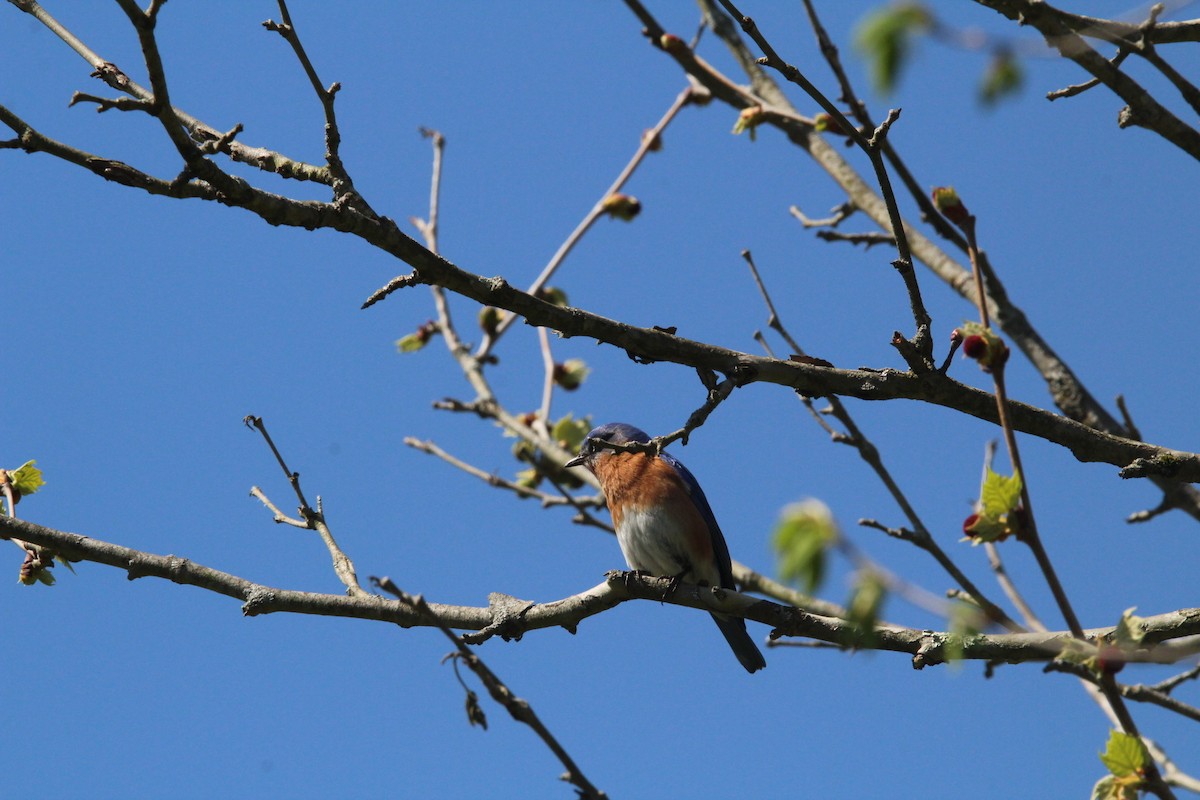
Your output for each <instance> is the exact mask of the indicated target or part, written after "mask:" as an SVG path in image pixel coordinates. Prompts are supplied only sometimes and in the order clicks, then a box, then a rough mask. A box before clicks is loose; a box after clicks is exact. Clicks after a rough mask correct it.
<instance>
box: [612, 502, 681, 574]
mask: <svg viewBox="0 0 1200 800" xmlns="http://www.w3.org/2000/svg"><path fill="white" fill-rule="evenodd" d="M683 536H684V531H683V529H682V526H681V525H680V524H679V522H678V520H676V519H675V518H674V517H673V516H672V515H671V514H668V513H664V511H663V510H661V509H656V508H651V509H641V508H630V507H626V510H625V513H624V515H622V517H621V525H620V527H619V528H617V541H618V542H619V543H620V544H621V552H622V553H624V554H625V561H626V563H628V564H629V567H630V569H637V570H641V571H643V572H649V573H650V574H651V575H659V576H665V577H674V576H675V575H678V574H679V573H681V572H683V571H684V569H685V568H687V567H688V566H689V564H688V563H687V561H686V558H687V556H686V553H685V551H684V549H683Z"/></svg>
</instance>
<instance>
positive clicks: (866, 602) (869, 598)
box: [846, 569, 887, 647]
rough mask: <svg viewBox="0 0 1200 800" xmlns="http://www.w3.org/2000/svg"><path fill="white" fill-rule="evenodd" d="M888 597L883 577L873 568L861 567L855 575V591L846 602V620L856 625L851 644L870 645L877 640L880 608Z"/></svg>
mask: <svg viewBox="0 0 1200 800" xmlns="http://www.w3.org/2000/svg"><path fill="white" fill-rule="evenodd" d="M886 597H887V587H886V586H885V585H884V583H883V579H882V578H881V577H880V576H879V574H878V573H877V572H875V570H873V569H861V570H859V571H858V574H857V575H856V576H855V581H854V593H853V594H851V595H850V602H848V603H847V604H846V621H847V622H849V623H850V624H851V625H853V626H854V630H853V635H852V637H851V641H850V643H851V644H854V645H856V646H861V647H870V646H871V645H872V644H873V643H874V641H875V624H876V623H877V622H878V621H879V609H880V608H882V607H883V601H884V598H886Z"/></svg>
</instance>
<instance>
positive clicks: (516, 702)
mask: <svg viewBox="0 0 1200 800" xmlns="http://www.w3.org/2000/svg"><path fill="white" fill-rule="evenodd" d="M371 581H372V583H374V584H375V585H376V586H377V587H379V588H380V589H382V590H383V591H385V592H388V593H389V594H392V595H394V596H395V597H397V598H399V599H400V600H401V601H402V602H405V603H408V604H410V605H412V606H413V607H415V608H416V609H417V610H418V611H421V612H428V611H429V605H428V604H427V603H426V602H425V599H424V598H423V597H421V596H420V595H416V596H412V595H409V594H407V593H406V592H404V591H403V590H401V589H400V588H399V587H398V586H396V584H395V583H394V582H392V580H391V578H386V577H384V578H372V579H371ZM429 616H430V618H432V619H435V620H436V618H435V617H434V616H433V615H432V614H429ZM437 627H438V628H439V629H440V630H441V631H442V633H443V634H445V636H446V638H447V639H449V640H450V641H451V643H453V644H454V648H455V650H456V651H457V653H458V660H460V661H462V663H464V664H466V665H467V666H468V667H469V668H470V669H471V671H472V672H474V673H475V674H476V675H477V676H478V677H479V680H480V681H482V682H483V685H484V686H485V687H487V690H488V694H490V695H491V696H492V699H493V700H495V701H496V702H497V703H499V704H500V705H502V706H504V708H505V709H506V710H507V711H508V713H509V714H511V715H512V718H513V719H515V720H516V721H517V722H522V723H524V724H526V725H528V726H529V727H530V729H532V730H533V732H534V733H536V734H537V736H538V738H539V739H541V740H542V742H544V743H545V745H546V746H547V747H548V748H550V752H552V753H554V756H555V757H556V758H557V759H558V760H559V762H560V763H561V764H562V765H563V767H565V768H566V770H567V771H566V773H565V774H564V775H563V776H562V779H563V780H565V781H567V782H568V783H570V784H571V785H572V786H574V787H575V788H576V790H577V793H578V795H579V796H580V797H583V798H590V800H607V797H608V795H606V794H605V793H604V792H602V791H600V790H599V789H597V788H596V787H595V786H593V785H592V783H591V781H589V780H588V779H587V777H586V776H585V775H584V774H583V771H582V770H581V769H579V765H578V764H576V763H575V760H574V759H573V758H571V756H570V754H569V753H567V751H566V749H565V748H564V747H563V746H562V745H561V744H560V743H559V741H558V739H556V738H555V737H554V735H553V734H552V733H551V732H550V729H549V728H547V727H546V726H545V724H543V723H542V721H541V718H539V717H538V715H537V713H536V712H534V710H533V707H532V706H531V705H530V704H529V701H527V700H524V699H522V698H520V697H517V696H516V695H515V694H513V692H512V690H511V689H509V688H508V686H507V685H505V683H504V682H503V681H502V680H500V678H499V677H498V676H497V675H496V673H494V672H492V670H491V669H490V668H489V667H488V665H487V664H485V663H484V662H483V659H482V658H480V657H479V655H478V653H476V652H475V651H474V650H472V649H470V648H469V647H467V645H466V644H465V643H464V642H463V640H462V637H461V636H458V635H457V634H455V633H454V631H452V630H450V628H448V627H447V626H445V625H443V624H441V623H437Z"/></svg>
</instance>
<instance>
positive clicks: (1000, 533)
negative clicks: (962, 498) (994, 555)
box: [963, 512, 1009, 544]
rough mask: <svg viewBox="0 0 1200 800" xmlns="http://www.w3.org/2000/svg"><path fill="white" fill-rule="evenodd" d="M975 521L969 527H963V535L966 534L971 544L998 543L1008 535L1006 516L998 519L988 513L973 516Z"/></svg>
mask: <svg viewBox="0 0 1200 800" xmlns="http://www.w3.org/2000/svg"><path fill="white" fill-rule="evenodd" d="M973 516H974V517H975V521H974V522H972V523H971V525H970V527H964V528H963V531H964V533H967V534H968V536H967V540H968V541H970V542H971V544H980V543H982V542H998V541H1000V540H1001V539H1003V538H1004V537H1005V536H1007V535H1008V532H1009V530H1008V515H1007V514H1004V515H1001V516H1000V517H999V518H997V517H994V516H992V515H990V514H988V513H986V512H985V513H982V514H975V515H973Z"/></svg>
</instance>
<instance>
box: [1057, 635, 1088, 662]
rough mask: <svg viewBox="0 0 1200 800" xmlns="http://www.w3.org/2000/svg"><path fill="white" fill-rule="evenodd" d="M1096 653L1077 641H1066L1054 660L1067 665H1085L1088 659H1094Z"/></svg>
mask: <svg viewBox="0 0 1200 800" xmlns="http://www.w3.org/2000/svg"><path fill="white" fill-rule="evenodd" d="M1095 655H1096V651H1095V649H1094V648H1092V647H1089V646H1088V645H1086V644H1084V643H1083V642H1081V641H1079V640H1078V639H1068V640H1067V641H1066V643H1064V644H1063V649H1062V650H1061V651H1060V652H1059V654H1058V655H1057V656H1056V658H1057V659H1058V660H1059V661H1066V662H1067V663H1068V664H1082V665H1086V664H1087V663H1088V660H1089V659H1093V658H1095Z"/></svg>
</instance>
